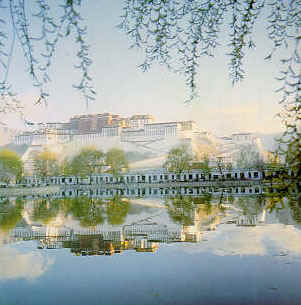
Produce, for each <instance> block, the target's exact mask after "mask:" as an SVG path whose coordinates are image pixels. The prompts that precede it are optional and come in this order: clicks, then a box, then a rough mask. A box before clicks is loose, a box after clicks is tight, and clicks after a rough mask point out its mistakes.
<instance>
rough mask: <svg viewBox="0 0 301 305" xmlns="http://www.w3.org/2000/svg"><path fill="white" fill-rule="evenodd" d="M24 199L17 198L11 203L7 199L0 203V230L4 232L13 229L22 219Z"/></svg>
mask: <svg viewBox="0 0 301 305" xmlns="http://www.w3.org/2000/svg"><path fill="white" fill-rule="evenodd" d="M23 209H24V201H23V200H22V199H21V198H17V199H16V200H15V202H14V204H12V203H11V202H10V201H9V200H8V199H7V200H5V201H4V202H2V203H1V205H0V230H1V231H3V232H4V233H6V232H8V231H9V230H11V229H14V228H15V227H16V225H17V224H18V223H20V222H21V220H22V212H23Z"/></svg>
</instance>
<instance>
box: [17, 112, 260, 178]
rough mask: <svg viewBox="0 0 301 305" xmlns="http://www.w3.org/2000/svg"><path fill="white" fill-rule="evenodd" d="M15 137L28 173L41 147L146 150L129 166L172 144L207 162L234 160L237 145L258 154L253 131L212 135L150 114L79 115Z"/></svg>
mask: <svg viewBox="0 0 301 305" xmlns="http://www.w3.org/2000/svg"><path fill="white" fill-rule="evenodd" d="M27 129H28V130H27V131H24V132H22V133H20V134H18V135H16V136H15V138H14V141H13V143H14V144H16V145H23V144H26V145H28V146H29V147H28V149H27V151H26V152H25V154H24V155H23V162H24V164H25V170H26V171H27V172H30V171H31V169H32V160H33V157H34V155H35V154H36V153H37V152H39V151H41V150H44V149H49V150H52V151H54V152H57V153H58V155H60V156H61V157H62V158H63V157H65V156H66V155H72V154H74V153H77V152H78V151H79V150H80V149H81V148H82V147H84V146H92V145H93V146H95V147H97V148H100V149H102V150H103V151H107V150H108V149H110V148H112V147H118V148H121V149H123V150H124V151H126V152H139V153H144V154H149V156H150V159H149V160H148V161H146V162H143V161H142V162H140V163H139V162H137V164H134V165H133V167H134V168H137V167H139V166H140V167H144V168H145V167H146V168H147V167H158V166H161V165H162V162H163V159H164V158H165V156H166V153H167V152H168V151H169V150H170V149H171V148H172V147H174V146H177V145H179V144H186V145H187V146H188V147H189V148H190V150H191V153H193V154H194V155H196V156H197V157H201V156H202V154H207V155H208V156H209V157H210V161H211V162H212V163H214V162H216V160H221V161H223V162H225V163H230V162H231V163H232V162H235V154H236V153H237V152H238V151H239V149H240V147H241V146H242V145H251V146H252V147H253V148H254V149H255V150H256V151H258V152H259V153H260V154H263V152H264V150H263V148H262V145H261V142H260V139H259V138H257V137H256V136H255V135H253V134H252V133H235V134H232V135H230V136H225V137H217V136H214V135H213V134H211V133H210V132H207V131H203V130H200V128H199V127H198V126H197V125H196V123H195V122H194V121H173V122H156V120H155V118H154V117H153V116H152V115H148V114H143V115H133V116H131V117H121V116H120V115H115V114H111V113H101V114H89V115H78V116H73V117H71V118H70V120H69V122H65V123H62V122H49V123H39V124H33V123H31V122H29V124H28V128H27Z"/></svg>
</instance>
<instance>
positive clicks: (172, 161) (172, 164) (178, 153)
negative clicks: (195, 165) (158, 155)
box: [163, 145, 192, 174]
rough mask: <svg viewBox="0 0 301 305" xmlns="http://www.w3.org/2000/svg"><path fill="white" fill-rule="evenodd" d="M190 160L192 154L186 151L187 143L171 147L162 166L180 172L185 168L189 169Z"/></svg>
mask: <svg viewBox="0 0 301 305" xmlns="http://www.w3.org/2000/svg"><path fill="white" fill-rule="evenodd" d="M191 161H192V155H191V154H190V153H189V151H188V146H187V145H180V146H178V147H175V148H172V149H171V150H170V151H169V153H168V155H167V159H166V161H165V163H164V164H163V167H164V168H166V169H167V170H168V171H172V172H175V173H178V174H181V173H182V172H183V171H185V170H189V169H190V162H191Z"/></svg>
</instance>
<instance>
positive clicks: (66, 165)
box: [59, 158, 72, 176]
mask: <svg viewBox="0 0 301 305" xmlns="http://www.w3.org/2000/svg"><path fill="white" fill-rule="evenodd" d="M59 172H60V174H61V175H65V176H69V175H72V165H71V160H70V159H69V158H65V159H63V160H62V161H61V163H60V165H59Z"/></svg>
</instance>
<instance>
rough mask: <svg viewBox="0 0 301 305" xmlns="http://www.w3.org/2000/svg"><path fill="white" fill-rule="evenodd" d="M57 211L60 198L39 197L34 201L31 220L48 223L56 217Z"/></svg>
mask: <svg viewBox="0 0 301 305" xmlns="http://www.w3.org/2000/svg"><path fill="white" fill-rule="evenodd" d="M59 211H60V200H58V199H54V200H50V199H41V200H38V201H36V202H35V203H34V207H33V212H32V215H31V218H32V220H33V221H41V222H42V223H43V224H48V223H50V222H51V221H52V220H54V219H55V218H56V217H57V215H58V213H59Z"/></svg>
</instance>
